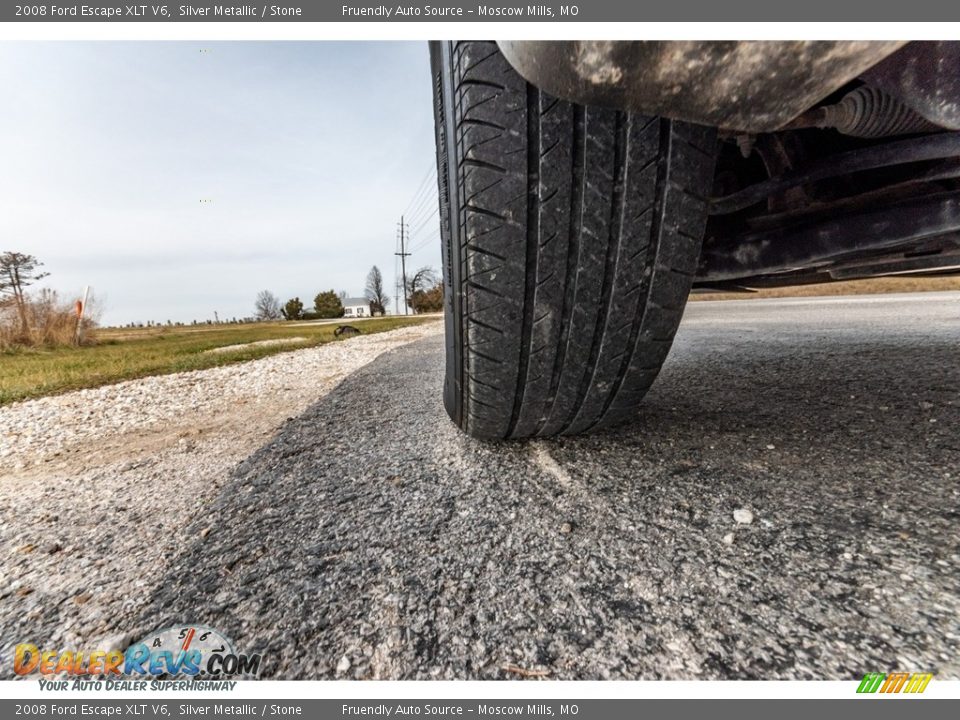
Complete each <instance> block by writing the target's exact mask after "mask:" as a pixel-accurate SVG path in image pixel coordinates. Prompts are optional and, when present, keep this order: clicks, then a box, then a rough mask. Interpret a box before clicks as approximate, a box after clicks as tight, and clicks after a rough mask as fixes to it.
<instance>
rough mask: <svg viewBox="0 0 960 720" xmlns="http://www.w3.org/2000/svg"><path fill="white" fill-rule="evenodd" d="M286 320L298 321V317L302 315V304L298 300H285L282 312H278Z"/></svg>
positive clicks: (296, 298)
mask: <svg viewBox="0 0 960 720" xmlns="http://www.w3.org/2000/svg"><path fill="white" fill-rule="evenodd" d="M280 312H281V313H282V314H283V317H285V318H286V319H287V320H299V319H300V316H301V315H303V303H302V302H300V298H298V297H295V298H291V299H290V300H287V304H286V305H284V306H283V310H281V311H280Z"/></svg>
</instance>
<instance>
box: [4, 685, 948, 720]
mask: <svg viewBox="0 0 960 720" xmlns="http://www.w3.org/2000/svg"><path fill="white" fill-rule="evenodd" d="M371 690H373V688H372V687H371ZM903 702H909V703H910V704H911V707H910V708H909V710H907V708H905V707H904V705H903ZM958 705H960V702H958V701H956V700H929V699H928V700H919V699H918V700H907V701H904V700H903V699H900V700H890V701H886V700H882V699H877V698H876V697H875V696H874V699H865V698H860V699H852V700H772V699H763V700H665V699H650V700H564V701H562V702H551V701H544V700H542V699H540V700H531V701H529V702H527V701H523V700H452V701H451V700H444V701H432V700H409V699H404V700H371V701H357V700H292V701H291V700H276V701H273V700H266V701H264V700H257V701H252V702H251V701H242V702H223V701H217V700H164V701H150V702H139V701H136V700H134V701H131V700H87V701H79V700H63V701H61V700H55V701H49V702H36V701H33V702H18V701H15V700H2V701H0V718H13V717H25V718H27V717H29V718H36V719H37V720H40V719H43V718H98V719H99V718H137V719H138V720H153V719H154V718H159V719H161V720H166V719H168V718H185V717H203V718H323V720H341V719H342V720H354V719H356V718H366V717H369V718H410V717H439V716H443V717H460V718H463V717H466V718H478V717H495V718H503V717H512V718H517V719H518V720H547V719H548V718H557V717H569V718H576V720H581V719H583V720H637V718H639V717H641V716H642V714H648V713H667V712H669V713H688V712H689V713H691V714H694V713H695V714H696V716H699V717H709V718H710V719H711V720H723V719H724V718H731V720H733V719H735V720H744V719H746V718H762V719H763V720H769V718H771V717H774V716H775V717H777V720H789V719H790V718H794V717H795V718H804V720H807V719H808V718H810V717H815V716H817V715H818V714H822V713H831V714H832V716H833V717H840V713H843V717H844V720H856V718H860V717H862V718H869V719H870V720H884V719H885V718H891V719H892V718H901V717H903V714H904V713H905V712H909V713H910V718H911V720H925V719H926V718H943V717H957V710H958V709H960V708H958ZM950 707H953V710H952V711H951V710H950ZM774 713H775V714H776V715H774ZM660 716H661V715H654V717H660Z"/></svg>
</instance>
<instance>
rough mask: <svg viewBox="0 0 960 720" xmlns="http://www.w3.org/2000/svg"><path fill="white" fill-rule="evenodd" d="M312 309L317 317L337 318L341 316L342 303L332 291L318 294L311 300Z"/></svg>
mask: <svg viewBox="0 0 960 720" xmlns="http://www.w3.org/2000/svg"><path fill="white" fill-rule="evenodd" d="M313 309H314V310H315V311H316V313H317V317H321V318H338V317H342V316H343V303H342V302H341V300H340V297H339V296H338V295H337V293H335V292H334V291H333V290H327V291H326V292H322V293H319V294H318V295H317V296H316V297H315V298H314V299H313Z"/></svg>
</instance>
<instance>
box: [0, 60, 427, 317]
mask: <svg viewBox="0 0 960 720" xmlns="http://www.w3.org/2000/svg"><path fill="white" fill-rule="evenodd" d="M202 51H203V52H202ZM0 93H2V98H3V101H2V105H3V110H2V112H0V250H17V251H20V252H26V253H31V254H33V255H36V256H37V257H38V258H40V260H42V261H43V262H44V263H45V265H46V269H47V270H48V271H50V273H51V276H50V277H49V278H48V279H47V280H46V281H44V285H45V286H47V287H52V288H56V289H57V290H59V291H61V292H62V293H64V294H66V295H68V296H71V297H72V296H74V295H76V294H78V293H79V292H80V291H81V290H82V288H83V286H84V285H87V284H89V285H91V286H92V287H93V289H94V292H95V293H96V294H97V296H98V297H100V298H101V299H102V301H103V303H102V304H103V306H104V307H103V309H104V316H103V321H104V323H105V324H123V323H127V322H131V321H147V320H154V321H160V322H165V321H166V320H168V319H169V320H173V321H178V320H179V321H185V322H189V321H190V320H193V319H197V320H203V319H207V318H212V317H213V313H214V311H217V312H218V313H219V315H220V317H221V318H230V317H234V316H236V317H243V316H248V315H251V314H252V312H253V301H254V298H255V296H256V294H257V292H258V291H259V290H262V289H269V290H271V291H273V292H274V293H275V294H276V295H278V296H279V297H280V298H281V299H282V300H285V299H287V298H289V297H292V296H294V295H299V296H300V298H301V300H303V301H304V303H305V304H306V305H312V302H313V300H312V299H313V296H314V295H315V294H316V293H317V292H318V291H320V290H323V289H329V288H334V289H336V290H345V291H347V292H349V293H350V294H351V295H359V294H362V291H363V286H364V280H365V277H366V274H367V271H368V270H369V269H370V266H372V265H374V264H376V265H379V266H380V268H381V270H382V271H383V272H384V276H385V279H386V280H387V284H388V286H389V289H390V291H391V294H392V290H393V279H394V264H395V259H396V258H395V257H394V255H393V253H394V252H395V243H396V224H397V221H398V220H399V216H400V214H401V213H402V212H403V211H404V210H405V209H410V208H408V205H409V202H410V200H411V199H412V198H413V196H414V193H415V192H416V190H417V188H418V186H420V185H421V181H423V180H424V179H425V177H426V176H427V175H428V174H429V173H430V172H431V169H430V168H431V164H432V163H433V114H432V107H431V98H430V72H429V58H428V51H427V46H426V43H375V42H350V43H333V42H310V43H280V42H263V43H229V42H213V43H193V42H189V43H188V42H154V43H144V42H138V43H106V42H104V43H0ZM429 191H430V195H431V197H430V198H429V200H428V201H427V202H426V203H417V204H415V206H416V205H419V206H421V207H420V210H419V212H418V213H415V218H414V219H415V220H418V222H417V223H415V231H416V232H415V235H414V237H413V240H412V243H411V244H412V246H413V247H417V246H418V244H419V245H422V248H421V249H420V250H419V251H418V252H417V253H416V254H415V255H414V256H413V257H412V258H408V263H409V265H408V266H414V267H419V266H421V265H433V266H434V267H435V268H438V269H439V267H440V251H439V240H436V239H434V240H433V241H427V240H428V239H429V238H430V236H431V235H433V234H434V233H435V232H436V224H437V221H436V214H435V213H433V212H432V211H433V210H434V208H435V207H436V191H435V183H432V184H431V186H430V188H429ZM201 200H209V201H210V202H201ZM431 214H432V217H427V216H428V215H431ZM419 215H423V216H424V217H423V219H422V220H419V219H418V217H416V216H419ZM425 241H427V242H425Z"/></svg>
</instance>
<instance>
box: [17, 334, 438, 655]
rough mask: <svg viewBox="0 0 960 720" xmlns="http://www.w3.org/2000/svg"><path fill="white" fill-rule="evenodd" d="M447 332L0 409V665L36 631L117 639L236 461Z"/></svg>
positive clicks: (57, 637)
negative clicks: (414, 346) (367, 374)
mask: <svg viewBox="0 0 960 720" xmlns="http://www.w3.org/2000/svg"><path fill="white" fill-rule="evenodd" d="M442 330H443V328H442V324H441V323H429V324H425V325H419V326H413V327H407V328H401V329H398V330H393V331H389V332H384V333H377V334H373V335H368V336H360V337H356V338H352V339H350V340H345V341H339V342H333V343H327V344H324V345H320V346H318V347H315V348H309V349H304V350H296V351H291V352H288V353H281V354H278V355H272V356H270V357H267V358H263V359H260V360H254V361H251V362H248V363H242V364H238V365H230V366H225V367H218V368H211V369H208V370H199V371H191V372H184V373H177V374H172V375H161V376H156V377H149V378H144V379H140V380H132V381H126V382H122V383H117V384H113V385H106V386H103V387H100V388H96V389H90V390H80V391H75V392H70V393H66V394H63V395H57V396H53V397H47V398H40V399H37V400H29V401H25V402H21V403H16V404H13V405H8V406H5V407H2V408H0V517H2V518H3V522H2V523H0V557H2V573H0V577H2V580H3V581H2V582H0V607H3V608H4V610H3V612H0V657H9V654H8V651H9V650H10V649H11V648H12V646H13V645H14V644H16V643H17V642H23V641H26V640H28V639H30V638H31V637H33V638H35V640H37V641H41V640H42V641H43V642H48V643H53V644H55V645H58V646H64V647H66V646H75V647H83V646H86V644H87V643H91V642H93V641H96V640H101V639H103V638H109V639H110V642H114V643H118V642H121V641H122V639H123V638H124V636H125V633H124V632H120V634H119V636H118V635H117V632H115V630H117V625H116V623H115V621H114V619H115V618H116V617H118V616H119V615H121V614H123V613H124V611H127V612H129V611H130V609H131V608H136V607H137V606H138V605H139V603H140V602H142V600H143V598H142V597H141V593H142V592H143V591H144V588H148V587H151V585H152V583H153V582H154V581H155V579H156V578H158V577H161V576H162V573H163V569H164V567H165V563H166V561H167V560H168V559H169V558H170V557H173V556H174V555H175V553H176V552H177V551H178V550H180V549H182V543H183V541H184V536H183V534H182V533H183V531H184V529H185V527H186V526H187V525H188V524H189V523H190V522H191V519H192V518H194V517H195V516H196V515H197V514H198V513H200V512H202V508H204V507H205V506H206V505H207V504H208V503H209V502H210V501H211V499H212V498H214V497H216V496H217V494H218V493H219V492H220V491H221V489H222V488H223V486H224V484H225V483H226V482H227V480H228V478H229V474H230V471H231V469H232V468H233V467H234V466H236V465H237V463H239V462H240V461H241V460H243V459H244V458H245V457H247V456H248V455H250V454H251V453H252V452H254V451H255V450H256V449H257V448H258V447H260V446H262V445H263V444H264V443H265V442H267V441H268V440H269V438H270V436H271V435H272V434H273V433H275V432H276V430H277V428H278V427H280V426H281V425H282V424H283V423H284V422H285V420H286V419H287V418H290V417H295V416H297V415H299V414H300V413H301V412H303V411H304V410H305V409H306V408H307V407H309V406H310V405H312V404H314V403H316V402H317V400H318V399H320V398H322V397H323V396H324V395H325V394H326V393H328V392H330V390H331V389H332V388H334V387H336V385H337V384H338V383H340V382H341V381H342V380H343V379H344V378H345V377H347V376H349V375H350V374H351V373H353V372H355V371H357V370H358V369H360V368H362V367H364V366H366V365H368V364H371V363H372V364H373V366H374V367H376V365H377V363H378V361H379V359H380V358H381V356H382V355H383V353H385V352H387V351H389V350H392V349H394V348H397V347H401V346H403V345H405V344H408V343H411V342H413V341H415V340H418V339H421V338H424V337H429V336H431V335H437V334H438V333H442ZM8 611H10V612H8ZM131 632H132V631H131Z"/></svg>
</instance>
